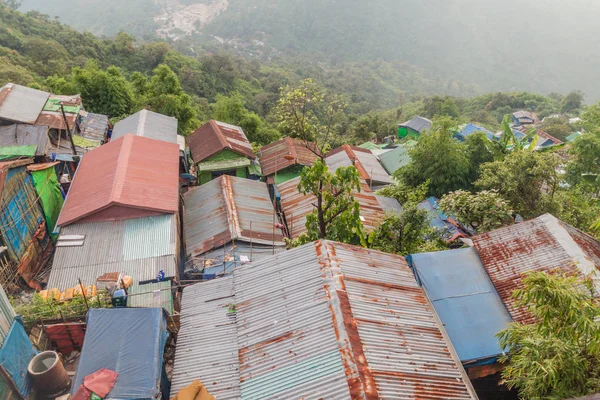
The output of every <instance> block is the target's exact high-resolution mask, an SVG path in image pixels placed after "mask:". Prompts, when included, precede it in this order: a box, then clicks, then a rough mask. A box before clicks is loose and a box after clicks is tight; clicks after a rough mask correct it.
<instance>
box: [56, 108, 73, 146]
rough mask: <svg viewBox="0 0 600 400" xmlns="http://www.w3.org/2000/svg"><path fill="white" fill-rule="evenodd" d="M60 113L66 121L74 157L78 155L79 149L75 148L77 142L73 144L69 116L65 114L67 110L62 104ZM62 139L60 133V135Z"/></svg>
mask: <svg viewBox="0 0 600 400" xmlns="http://www.w3.org/2000/svg"><path fill="white" fill-rule="evenodd" d="M60 111H61V112H62V116H63V120H64V121H65V126H66V127H67V136H68V137H69V142H71V150H72V151H73V155H74V156H76V155H77V149H76V148H75V142H73V135H72V134H71V128H69V121H67V115H66V114H65V108H64V106H63V104H62V103H60ZM58 136H59V137H60V132H59V133H58Z"/></svg>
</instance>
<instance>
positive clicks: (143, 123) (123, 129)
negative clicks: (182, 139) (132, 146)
mask: <svg viewBox="0 0 600 400" xmlns="http://www.w3.org/2000/svg"><path fill="white" fill-rule="evenodd" d="M128 133H133V134H134V135H137V136H144V137H147V138H150V139H156V140H162V141H165V142H169V143H176V144H177V143H178V141H177V119H176V118H173V117H168V116H166V115H162V114H158V113H155V112H152V111H148V110H142V111H139V112H137V113H135V114H133V115H130V116H129V117H127V118H125V119H123V120H121V121H119V122H117V123H116V124H115V126H114V128H113V132H112V136H111V138H112V140H115V139H118V138H120V137H122V136H125V135H126V134H128Z"/></svg>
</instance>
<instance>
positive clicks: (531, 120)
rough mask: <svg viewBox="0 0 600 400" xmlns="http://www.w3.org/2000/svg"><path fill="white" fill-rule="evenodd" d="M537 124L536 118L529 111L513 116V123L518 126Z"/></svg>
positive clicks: (518, 112)
mask: <svg viewBox="0 0 600 400" xmlns="http://www.w3.org/2000/svg"><path fill="white" fill-rule="evenodd" d="M536 122H537V118H536V116H535V115H534V114H533V113H531V112H529V111H517V112H515V113H513V115H512V123H513V124H514V125H516V126H521V125H532V124H535V123H536Z"/></svg>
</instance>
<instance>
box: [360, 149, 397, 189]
mask: <svg viewBox="0 0 600 400" xmlns="http://www.w3.org/2000/svg"><path fill="white" fill-rule="evenodd" d="M355 154H356V157H357V158H358V161H360V163H361V164H362V165H363V167H364V168H365V170H366V171H367V173H368V174H369V176H370V177H371V181H372V182H373V185H374V186H375V185H376V184H378V183H379V184H392V183H394V180H393V179H392V177H391V176H389V175H388V173H387V171H386V170H385V168H383V165H381V163H380V162H379V160H378V159H377V156H376V155H375V154H373V153H363V152H360V151H357V152H356V153H355Z"/></svg>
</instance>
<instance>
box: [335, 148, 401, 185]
mask: <svg viewBox="0 0 600 400" xmlns="http://www.w3.org/2000/svg"><path fill="white" fill-rule="evenodd" d="M325 162H326V163H327V166H328V167H329V169H330V170H331V171H335V170H337V169H338V168H339V167H349V166H351V165H354V166H355V167H356V169H357V170H358V173H359V174H360V178H361V179H362V180H364V181H366V182H367V185H368V186H369V187H371V188H374V189H377V188H378V187H381V186H386V185H390V184H392V183H394V180H393V179H392V177H391V176H390V175H389V174H388V173H387V171H386V170H385V168H383V166H382V165H381V163H380V162H379V160H378V159H377V156H375V154H373V153H371V151H370V150H367V149H362V148H360V147H356V146H350V145H348V144H345V145H342V146H340V147H338V148H337V149H334V150H331V151H330V152H329V154H327V157H326V158H325Z"/></svg>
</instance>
